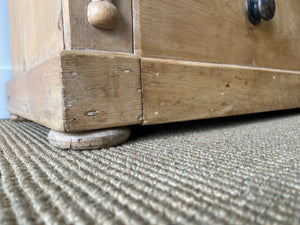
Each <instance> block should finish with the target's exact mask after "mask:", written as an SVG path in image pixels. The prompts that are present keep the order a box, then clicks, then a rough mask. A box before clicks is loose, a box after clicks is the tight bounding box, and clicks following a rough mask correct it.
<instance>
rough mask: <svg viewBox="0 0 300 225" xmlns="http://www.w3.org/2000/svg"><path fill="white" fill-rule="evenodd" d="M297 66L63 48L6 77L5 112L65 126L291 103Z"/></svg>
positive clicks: (294, 104)
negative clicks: (56, 54)
mask: <svg viewBox="0 0 300 225" xmlns="http://www.w3.org/2000/svg"><path fill="white" fill-rule="evenodd" d="M299 92H300V72H297V71H288V70H275V69H267V68H255V67H246V66H232V65H223V64H210V63H200V62H190V61H180V60H163V59H152V58H144V57H142V58H139V57H138V56H135V55H134V54H127V53H111V52H98V51H63V52H61V54H60V56H59V57H58V58H54V59H52V60H49V61H47V62H45V63H43V64H41V65H39V66H37V67H34V68H32V69H30V70H28V71H27V72H26V73H24V75H22V76H16V77H14V78H13V80H12V81H10V82H9V83H8V84H7V99H8V109H9V111H10V113H12V114H15V115H18V116H20V117H23V118H26V119H29V120H32V121H35V122H37V123H40V124H42V125H44V126H46V127H49V128H51V129H52V130H55V131H58V132H65V133H77V132H82V131H90V130H98V129H105V128H113V127H123V126H130V125H135V124H142V125H151V124H159V123H170V122H178V121H186V120H196V119H203V118H212V117H222V116H231V115H239V114H246V113H255V112H264V111H271V110H282V109H291V108H298V107H299V106H300V94H299Z"/></svg>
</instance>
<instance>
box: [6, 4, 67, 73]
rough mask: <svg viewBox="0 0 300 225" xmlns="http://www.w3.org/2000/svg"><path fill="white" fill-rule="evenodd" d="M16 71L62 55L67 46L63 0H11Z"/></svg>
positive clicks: (13, 58)
mask: <svg viewBox="0 0 300 225" xmlns="http://www.w3.org/2000/svg"><path fill="white" fill-rule="evenodd" d="M8 4H9V23H10V34H11V54H12V66H13V75H14V76H20V75H22V74H26V71H28V70H29V69H31V68H33V67H35V66H37V65H40V64H41V63H43V62H45V61H47V60H50V59H52V58H54V57H57V56H58V55H59V52H61V51H62V50H63V48H64V43H63V23H62V10H61V0H42V1H41V0H26V1H17V0H9V1H8Z"/></svg>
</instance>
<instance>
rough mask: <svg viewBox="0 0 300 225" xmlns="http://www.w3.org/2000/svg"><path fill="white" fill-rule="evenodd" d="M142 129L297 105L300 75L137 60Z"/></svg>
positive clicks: (201, 64)
mask: <svg viewBox="0 0 300 225" xmlns="http://www.w3.org/2000/svg"><path fill="white" fill-rule="evenodd" d="M141 61H142V62H141V71H142V72H141V74H142V84H143V115H144V117H143V125H151V124H160V123H170V122H179V121H187V120H197V119H205V118H213V117H223V116H233V115H240V114H248V113H257V112H265V111H274V110H282V109H291V108H298V107H300V72H297V71H285V70H272V69H266V68H253V67H242V66H233V65H220V64H209V63H199V62H189V61H178V60H159V59H151V58H142V59H141Z"/></svg>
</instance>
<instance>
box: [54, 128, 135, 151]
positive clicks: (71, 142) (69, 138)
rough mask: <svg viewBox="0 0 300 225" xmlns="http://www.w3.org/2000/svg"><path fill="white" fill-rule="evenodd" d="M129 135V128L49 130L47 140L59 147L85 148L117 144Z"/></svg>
mask: <svg viewBox="0 0 300 225" xmlns="http://www.w3.org/2000/svg"><path fill="white" fill-rule="evenodd" d="M129 137H130V128H127V127H122V128H112V129H105V130H97V131H88V132H79V133H61V132H57V131H54V130H51V131H50V132H49V135H48V139H49V142H50V143H51V144H52V145H54V146H55V147H57V148H60V149H73V150H86V149H89V150H91V149H100V148H107V147H112V146H117V145H120V144H122V143H123V142H125V141H127V140H128V138H129Z"/></svg>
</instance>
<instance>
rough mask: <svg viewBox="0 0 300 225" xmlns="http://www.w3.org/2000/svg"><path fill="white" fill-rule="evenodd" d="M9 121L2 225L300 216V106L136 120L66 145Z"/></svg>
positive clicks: (0, 154) (0, 145)
mask: <svg viewBox="0 0 300 225" xmlns="http://www.w3.org/2000/svg"><path fill="white" fill-rule="evenodd" d="M48 131H49V130H48V129H47V128H44V127H42V126H39V125H37V124H35V123H32V122H23V123H14V122H10V121H8V120H2V121H0V167H1V168H0V169H1V170H0V171H1V174H0V175H1V185H0V224H1V225H4V224H20V225H26V224H130V225H131V224H299V222H300V199H299V192H300V113H299V111H296V112H295V111H293V112H280V113H279V112H278V113H269V114H257V115H251V116H242V117H231V118H226V119H213V120H203V121H196V122H187V123H177V124H173V125H159V126H153V127H134V128H133V136H132V138H131V139H130V140H129V141H128V142H127V143H125V144H123V145H121V146H119V147H113V148H108V149H103V150H95V151H62V150H58V149H56V148H54V147H52V146H50V145H49V144H48V141H47V133H48Z"/></svg>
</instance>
